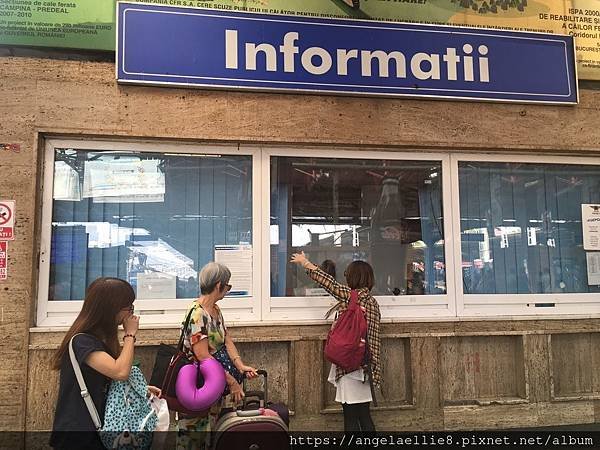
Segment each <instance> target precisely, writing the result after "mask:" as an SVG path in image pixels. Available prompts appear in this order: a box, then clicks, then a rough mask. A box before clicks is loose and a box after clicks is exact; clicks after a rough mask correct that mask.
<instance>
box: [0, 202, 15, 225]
mask: <svg viewBox="0 0 600 450" xmlns="http://www.w3.org/2000/svg"><path fill="white" fill-rule="evenodd" d="M11 217H12V211H11V210H10V208H9V207H8V206H7V205H5V204H4V203H0V225H4V224H5V223H8V221H9V220H10V219H11Z"/></svg>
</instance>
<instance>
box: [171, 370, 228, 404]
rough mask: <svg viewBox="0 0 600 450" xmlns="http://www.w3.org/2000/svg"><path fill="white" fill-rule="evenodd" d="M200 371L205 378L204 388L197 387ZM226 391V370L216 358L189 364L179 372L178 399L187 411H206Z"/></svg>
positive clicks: (176, 385) (177, 383) (177, 382)
mask: <svg viewBox="0 0 600 450" xmlns="http://www.w3.org/2000/svg"><path fill="white" fill-rule="evenodd" d="M198 370H200V373H201V374H202V377H203V378H204V384H203V385H202V387H200V388H198V387H196V384H197V379H198ZM224 390H225V370H224V369H223V366H221V364H220V363H219V361H217V360H216V359H214V358H207V359H205V360H204V361H201V362H199V363H198V362H195V363H193V364H187V365H185V366H183V367H182V368H181V369H180V370H179V374H178V375H177V381H176V382H175V392H176V393H177V399H178V400H179V402H180V403H181V405H182V406H184V407H185V408H186V409H189V410H192V411H204V410H207V409H208V408H210V407H211V406H212V405H214V404H215V403H216V402H217V401H218V400H219V399H220V398H221V395H223V391H224Z"/></svg>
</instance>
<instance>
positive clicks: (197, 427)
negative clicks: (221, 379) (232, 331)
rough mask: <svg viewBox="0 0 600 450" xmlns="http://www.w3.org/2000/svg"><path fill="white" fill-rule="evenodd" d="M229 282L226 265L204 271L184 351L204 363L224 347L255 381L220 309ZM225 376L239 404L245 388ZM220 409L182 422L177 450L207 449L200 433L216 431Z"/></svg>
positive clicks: (248, 376)
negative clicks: (182, 449) (180, 449)
mask: <svg viewBox="0 0 600 450" xmlns="http://www.w3.org/2000/svg"><path fill="white" fill-rule="evenodd" d="M230 279H231V272H230V271H229V269H228V268H227V267H226V266H224V265H223V264H219V263H216V262H210V263H208V264H207V265H205V266H204V267H203V268H202V270H201V271H200V297H199V298H198V299H196V300H195V301H194V302H193V303H192V304H191V305H190V307H189V308H188V310H187V311H186V313H185V317H187V315H188V314H189V313H190V310H192V312H191V317H190V322H189V325H188V327H187V329H186V330H184V341H183V348H184V351H185V352H186V354H187V356H188V357H189V358H190V359H192V360H197V361H202V360H204V359H206V358H211V357H212V356H211V355H212V354H213V353H215V352H217V351H218V350H219V349H221V347H222V346H223V345H225V347H226V349H227V353H228V354H229V356H230V358H231V361H232V362H233V364H234V365H235V367H237V369H238V370H239V371H240V372H242V373H244V374H245V375H246V377H247V378H254V377H256V376H257V373H256V369H255V368H254V367H251V366H247V365H246V364H244V362H243V361H242V358H241V356H240V353H239V352H238V349H237V348H236V346H235V344H234V343H233V340H232V339H231V336H230V335H229V333H228V332H227V328H226V327H225V322H224V320H223V315H222V314H221V310H220V308H219V307H218V306H217V302H218V301H219V300H221V299H222V298H223V297H225V295H226V294H227V292H229V290H231V285H230V284H229V281H230ZM225 374H226V376H227V384H228V385H229V390H230V392H231V396H232V398H233V401H234V402H235V403H239V402H240V401H241V400H242V398H243V397H244V392H243V390H242V386H240V384H239V383H238V382H237V381H236V380H235V378H233V377H232V376H231V375H230V374H229V373H228V372H227V371H226V372H225ZM221 406H222V402H218V403H217V404H216V405H214V406H213V407H212V408H211V410H210V412H209V414H208V416H205V417H190V418H180V420H179V421H178V423H177V429H178V431H179V433H178V439H177V448H178V449H179V448H186V449H190V448H203V447H207V446H208V444H209V443H208V442H205V438H206V437H207V436H208V433H197V432H198V431H200V432H207V431H210V430H211V429H213V428H214V424H215V422H216V419H217V417H218V415H219V412H220V409H221Z"/></svg>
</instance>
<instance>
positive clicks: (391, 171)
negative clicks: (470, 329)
mask: <svg viewBox="0 0 600 450" xmlns="http://www.w3.org/2000/svg"><path fill="white" fill-rule="evenodd" d="M441 174H442V171H441V163H440V162H437V161H394V160H389V161H382V160H358V159H339V158H296V157H293V158H292V157H272V158H271V214H270V215H271V228H270V240H271V242H270V244H271V295H272V296H278V297H283V296H313V295H323V293H324V292H323V291H322V290H321V289H318V288H317V287H316V286H315V285H314V283H313V282H312V281H311V280H310V279H309V278H308V277H307V276H306V274H305V273H304V271H303V270H302V269H301V268H298V267H297V266H293V265H290V264H288V261H289V258H290V255H291V253H293V252H295V251H300V250H303V251H304V252H305V253H306V254H307V256H308V257H309V259H310V260H311V261H312V262H314V263H315V264H321V263H322V262H323V261H325V260H331V261H333V263H335V266H336V274H337V278H338V280H340V281H344V277H343V273H344V269H345V268H346V266H347V265H348V264H350V263H351V262H352V261H354V260H365V261H368V262H369V263H370V264H371V265H372V266H373V268H374V270H375V279H376V280H375V288H374V289H373V292H374V293H375V294H376V295H405V294H411V295H420V294H442V293H445V292H446V282H445V263H444V241H443V217H442V200H441V194H442V192H441Z"/></svg>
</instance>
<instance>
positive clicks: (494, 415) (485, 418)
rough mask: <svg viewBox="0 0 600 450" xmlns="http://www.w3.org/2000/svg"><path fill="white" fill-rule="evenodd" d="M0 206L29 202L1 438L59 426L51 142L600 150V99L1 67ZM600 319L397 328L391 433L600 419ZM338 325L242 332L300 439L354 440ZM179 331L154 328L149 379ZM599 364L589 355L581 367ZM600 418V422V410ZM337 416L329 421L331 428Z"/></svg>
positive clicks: (392, 347)
mask: <svg viewBox="0 0 600 450" xmlns="http://www.w3.org/2000/svg"><path fill="white" fill-rule="evenodd" d="M0 99H1V100H2V107H1V108H0V143H15V144H19V145H20V148H21V150H20V152H18V153H16V152H11V151H3V150H0V197H2V198H8V199H15V200H16V201H17V225H16V226H17V239H16V241H15V242H11V243H10V244H9V245H10V248H9V279H8V281H6V282H2V283H0V314H1V317H0V342H1V343H2V344H1V347H0V361H2V364H0V430H21V429H25V428H26V429H30V430H43V429H48V428H49V427H50V426H51V417H52V409H53V405H54V401H55V396H56V387H57V386H56V382H57V374H56V373H54V372H51V371H49V367H48V363H49V357H50V353H51V351H52V349H54V348H55V347H56V345H57V343H58V342H59V340H60V334H59V333H30V332H29V327H31V326H32V325H33V317H34V310H35V300H34V298H35V295H36V283H37V282H36V279H37V272H36V267H37V248H38V243H37V236H38V235H39V233H37V232H36V231H35V229H36V227H39V220H40V214H39V206H38V205H39V198H40V189H41V183H40V178H39V174H40V169H39V166H40V164H41V160H40V155H41V154H42V152H41V146H42V145H43V140H44V137H45V136H52V135H60V136H85V137H88V138H95V137H115V136H117V137H123V138H133V139H140V138H143V139H150V138H151V139H158V140H186V141H193V142H228V143H238V142H239V143H247V142H253V143H266V144H290V145H295V146H302V145H311V146H312V145H327V144H337V145H343V146H353V147H371V148H373V147H379V148H389V149H398V150H405V149H416V150H419V149H439V150H450V151H452V150H459V151H470V150H472V151H482V150H484V151H504V152H506V151H509V152H511V151H514V152H517V151H520V152H522V151H527V152H544V153H546V154H548V153H557V154H568V155H581V154H599V153H598V152H599V151H600V139H599V137H600V136H599V131H598V130H600V114H599V112H600V111H599V110H600V91H595V90H582V92H581V103H580V104H579V105H578V106H576V107H554V106H537V105H527V106H526V105H513V104H486V103H467V102H464V103H461V102H447V101H422V100H405V99H375V98H359V97H356V98H352V97H334V96H309V95H303V96H297V95H287V94H253V93H240V92H226V91H203V90H193V91H192V90H185V89H168V88H154V87H136V86H118V85H117V84H116V82H115V80H114V66H113V65H112V64H108V63H88V62H74V61H57V60H48V59H30V58H12V57H5V58H0ZM599 325H600V320H569V321H552V320H548V321H531V322H527V321H518V322H465V323H414V324H396V325H391V324H389V325H385V326H384V327H383V332H384V343H385V349H384V354H385V361H386V369H385V378H386V381H385V384H384V386H383V395H382V398H381V402H380V406H379V408H378V409H377V410H376V412H375V420H376V422H378V424H379V427H380V428H382V429H383V428H388V429H390V428H392V429H413V430H414V429H460V428H465V427H466V428H485V427H504V426H535V425H552V424H558V423H577V422H593V421H597V420H600V404H599V403H598V400H597V399H600V382H599V380H598V373H600V372H599V371H598V369H599V367H598V365H599V363H600V362H599V355H597V347H598V346H597V345H596V344H597V341H598V339H599V338H598V334H597V333H596V332H597V331H598V328H599ZM326 331H327V330H326V327H323V326H312V327H268V328H264V327H262V328H261V327H259V328H247V327H245V328H238V329H235V330H233V332H234V333H235V335H236V338H237V339H238V340H239V341H240V342H242V344H241V345H242V348H243V351H244V352H245V354H247V355H248V356H246V359H248V361H252V362H253V363H255V364H259V365H262V366H264V367H266V368H267V369H269V371H270V372H271V374H272V375H273V379H274V381H273V383H271V385H272V391H273V397H274V399H276V400H282V401H286V402H287V403H288V404H289V405H290V406H291V407H292V409H293V410H294V412H295V416H294V422H293V426H294V428H296V429H322V428H323V427H324V424H325V423H327V424H330V425H329V426H330V427H337V428H341V415H340V411H339V408H337V405H336V404H335V402H334V401H333V393H332V390H331V388H330V387H329V386H328V385H327V384H326V382H325V378H326V375H327V370H326V366H325V365H324V364H314V361H322V357H321V355H322V342H323V339H324V337H325V335H326ZM175 334H176V331H174V330H156V331H152V332H150V331H144V332H142V334H141V339H140V341H141V344H142V347H141V348H140V349H139V354H140V357H141V359H142V361H143V362H144V368H145V370H146V371H148V370H149V369H150V366H151V363H152V358H153V355H152V353H153V350H154V348H155V346H156V345H157V344H158V343H159V342H161V341H168V340H174V339H175ZM580 354H581V355H590V356H589V357H585V356H581V357H580V356H577V355H580ZM596 411H599V412H598V413H596ZM323 419H326V420H323Z"/></svg>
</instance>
